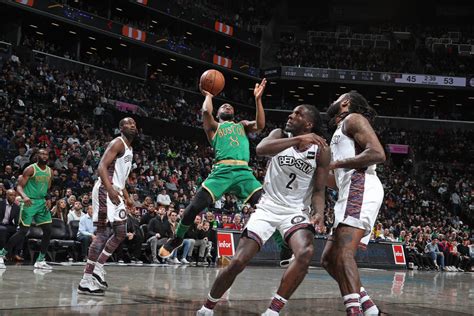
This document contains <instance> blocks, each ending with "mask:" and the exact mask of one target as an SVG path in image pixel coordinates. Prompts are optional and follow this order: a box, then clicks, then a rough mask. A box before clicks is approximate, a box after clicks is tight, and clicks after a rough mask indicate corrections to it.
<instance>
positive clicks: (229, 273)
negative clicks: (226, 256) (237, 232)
mask: <svg viewBox="0 0 474 316" xmlns="http://www.w3.org/2000/svg"><path fill="white" fill-rule="evenodd" d="M259 250H260V246H259V244H258V243H257V242H256V241H255V240H253V239H251V238H248V237H245V236H242V237H241V238H240V240H239V245H238V246H237V250H236V253H235V256H234V257H233V258H232V260H231V261H230V263H229V265H228V266H227V267H225V268H224V269H222V270H221V271H220V272H219V275H218V276H217V278H216V279H215V280H214V284H213V285H212V288H211V291H210V292H209V294H208V295H207V300H206V303H205V304H204V305H203V307H202V308H201V309H200V310H199V311H198V313H197V315H212V314H213V309H214V307H215V306H216V304H217V303H218V302H219V299H220V298H221V297H222V295H224V293H225V292H226V291H227V290H228V289H229V288H230V286H231V285H232V283H234V280H235V278H236V277H237V275H238V274H239V273H241V272H242V271H243V270H244V268H245V267H246V266H247V264H248V262H249V261H250V259H252V258H253V257H254V256H255V254H256V253H257V252H258V251H259Z"/></svg>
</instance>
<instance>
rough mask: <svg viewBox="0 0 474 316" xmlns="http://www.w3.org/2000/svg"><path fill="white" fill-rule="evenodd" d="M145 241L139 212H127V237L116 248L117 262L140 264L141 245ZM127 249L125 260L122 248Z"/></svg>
mask: <svg viewBox="0 0 474 316" xmlns="http://www.w3.org/2000/svg"><path fill="white" fill-rule="evenodd" d="M144 241H145V236H143V232H142V230H141V228H140V210H138V209H133V210H130V209H129V210H128V215H127V237H126V238H125V240H124V241H123V242H122V244H120V246H119V248H117V250H116V253H117V257H118V259H119V260H123V261H126V262H135V263H136V264H142V263H143V261H142V260H141V256H142V243H143V242H144ZM124 247H127V253H126V256H127V257H128V258H125V256H124V251H123V248H124Z"/></svg>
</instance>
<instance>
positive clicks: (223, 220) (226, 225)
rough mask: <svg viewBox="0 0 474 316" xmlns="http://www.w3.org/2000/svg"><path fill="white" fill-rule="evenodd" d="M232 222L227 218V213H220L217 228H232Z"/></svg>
mask: <svg viewBox="0 0 474 316" xmlns="http://www.w3.org/2000/svg"><path fill="white" fill-rule="evenodd" d="M232 227H233V224H232V223H231V222H230V220H229V216H228V215H227V214H222V217H221V222H220V223H219V228H222V229H232Z"/></svg>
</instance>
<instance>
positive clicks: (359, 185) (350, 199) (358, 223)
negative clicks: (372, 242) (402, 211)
mask: <svg viewBox="0 0 474 316" xmlns="http://www.w3.org/2000/svg"><path fill="white" fill-rule="evenodd" d="M383 197H384V193H383V186H382V183H381V182H380V180H379V178H378V177H377V176H376V175H374V174H368V173H365V172H358V171H356V172H354V173H353V174H352V175H351V177H350V179H348V181H345V184H344V185H343V186H342V188H339V197H338V200H337V202H336V205H335V206H334V227H333V233H334V231H335V230H336V227H337V226H338V225H339V224H341V223H342V224H345V225H348V226H352V227H356V228H360V229H363V230H365V235H364V237H363V238H362V239H361V243H362V244H365V245H367V244H368V243H369V239H370V233H371V231H372V227H374V224H375V220H376V219H377V215H378V214H379V210H380V206H381V205H382V202H383Z"/></svg>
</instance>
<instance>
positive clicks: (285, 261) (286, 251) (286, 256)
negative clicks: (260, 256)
mask: <svg viewBox="0 0 474 316" xmlns="http://www.w3.org/2000/svg"><path fill="white" fill-rule="evenodd" d="M293 260H295V257H294V256H293V251H292V250H291V249H290V248H288V247H285V246H283V247H282V248H281V251H280V267H282V268H286V267H287V266H289V265H290V263H291V262H292V261H293Z"/></svg>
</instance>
